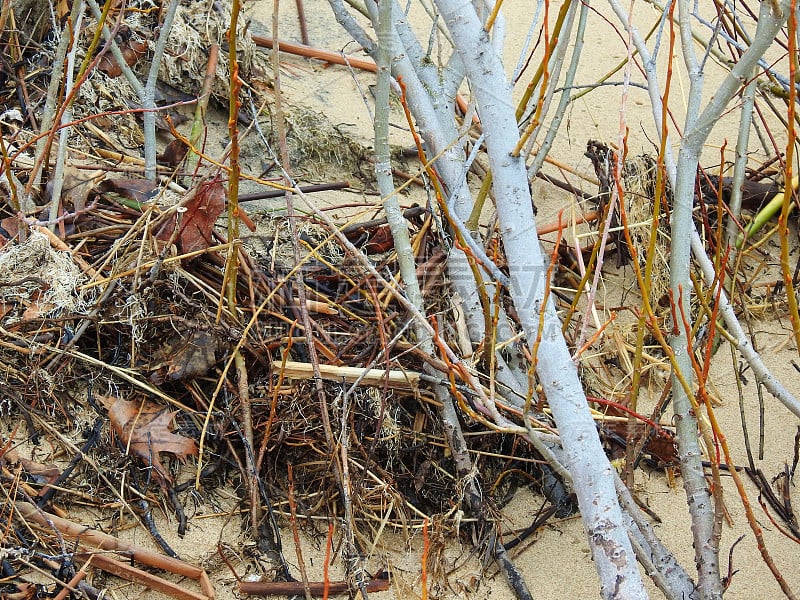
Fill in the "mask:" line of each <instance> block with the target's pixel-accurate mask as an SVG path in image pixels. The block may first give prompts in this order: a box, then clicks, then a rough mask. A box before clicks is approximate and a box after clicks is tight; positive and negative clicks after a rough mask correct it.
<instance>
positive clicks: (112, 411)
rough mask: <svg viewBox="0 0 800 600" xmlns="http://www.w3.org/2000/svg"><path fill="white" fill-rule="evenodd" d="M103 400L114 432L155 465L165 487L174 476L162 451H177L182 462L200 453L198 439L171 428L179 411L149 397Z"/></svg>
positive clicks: (149, 462) (157, 474) (139, 454)
mask: <svg viewBox="0 0 800 600" xmlns="http://www.w3.org/2000/svg"><path fill="white" fill-rule="evenodd" d="M100 400H101V401H102V403H103V405H104V406H105V407H106V408H107V409H108V418H109V420H110V421H111V426H112V428H113V429H114V433H115V434H116V435H118V436H119V438H120V440H122V443H123V444H124V445H125V447H126V448H128V451H129V452H130V453H131V454H134V455H136V456H138V457H139V458H140V459H142V461H143V462H144V463H145V464H148V465H150V466H152V467H153V471H154V472H155V474H156V478H157V480H158V482H159V484H160V485H161V486H162V487H165V486H166V485H167V484H171V483H172V478H171V477H170V476H169V473H168V472H167V470H166V468H164V465H162V464H161V453H162V452H169V453H171V454H174V455H175V457H176V458H177V459H178V460H180V461H181V462H183V461H185V460H186V458H187V457H189V456H197V445H196V444H195V443H194V440H192V439H189V438H187V437H183V436H182V435H176V434H174V433H172V431H171V424H172V418H173V417H174V416H175V413H176V412H177V411H173V410H168V409H167V408H165V407H164V406H162V405H160V404H156V403H155V402H150V401H149V400H143V401H141V402H139V401H128V400H123V399H122V398H109V397H107V396H106V397H101V398H100Z"/></svg>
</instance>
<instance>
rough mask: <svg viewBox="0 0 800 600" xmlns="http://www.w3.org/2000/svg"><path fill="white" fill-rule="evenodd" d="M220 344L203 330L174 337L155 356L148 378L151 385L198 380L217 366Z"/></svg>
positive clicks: (210, 333) (210, 332)
mask: <svg viewBox="0 0 800 600" xmlns="http://www.w3.org/2000/svg"><path fill="white" fill-rule="evenodd" d="M221 349H222V343H221V341H220V339H219V337H218V336H216V335H215V334H214V332H212V331H209V330H204V329H198V330H195V331H192V332H191V333H190V334H189V335H188V336H184V335H181V334H176V335H175V336H173V338H172V339H170V340H168V341H167V342H166V343H165V344H164V346H163V347H162V348H160V349H159V350H158V351H157V352H156V359H157V363H158V364H157V368H156V369H155V370H154V372H153V374H152V375H150V381H152V382H153V383H155V384H161V383H164V381H181V380H188V379H194V378H195V377H202V376H203V375H205V374H206V373H207V372H208V370H209V369H210V368H211V367H213V366H214V365H215V364H217V352H218V351H220V350H221Z"/></svg>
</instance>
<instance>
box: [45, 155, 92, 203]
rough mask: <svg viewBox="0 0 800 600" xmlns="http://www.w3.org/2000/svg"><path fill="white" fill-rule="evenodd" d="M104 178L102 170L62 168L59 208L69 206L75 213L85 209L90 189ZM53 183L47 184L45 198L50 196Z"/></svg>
mask: <svg viewBox="0 0 800 600" xmlns="http://www.w3.org/2000/svg"><path fill="white" fill-rule="evenodd" d="M105 176H106V172H105V171H103V170H95V171H85V170H82V169H77V168H75V167H69V166H67V167H65V168H64V183H63V184H62V185H63V187H62V188H61V206H71V207H72V210H74V211H75V212H78V211H81V210H83V209H84V208H86V199H87V198H88V197H89V193H90V192H91V191H92V189H93V188H94V187H95V186H96V185H97V184H98V183H100V182H101V181H102V180H103V179H104V178H105ZM52 188H53V182H52V181H50V182H49V183H48V184H47V198H48V199H50V196H51V194H52Z"/></svg>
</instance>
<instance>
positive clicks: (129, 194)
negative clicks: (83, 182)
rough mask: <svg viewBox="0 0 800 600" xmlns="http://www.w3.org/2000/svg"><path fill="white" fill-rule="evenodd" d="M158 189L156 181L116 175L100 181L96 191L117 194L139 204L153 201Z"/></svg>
mask: <svg viewBox="0 0 800 600" xmlns="http://www.w3.org/2000/svg"><path fill="white" fill-rule="evenodd" d="M157 189H158V186H157V184H156V182H155V181H149V180H147V179H133V178H131V177H116V178H113V179H106V180H105V181H103V182H102V183H100V185H98V186H97V187H96V188H95V189H94V191H95V192H97V193H98V194H107V193H113V194H117V195H118V196H121V197H122V198H124V199H126V200H130V201H131V202H134V203H135V204H137V205H139V204H144V203H145V202H151V201H152V200H153V197H154V196H155V195H156V191H157ZM126 206H127V204H126Z"/></svg>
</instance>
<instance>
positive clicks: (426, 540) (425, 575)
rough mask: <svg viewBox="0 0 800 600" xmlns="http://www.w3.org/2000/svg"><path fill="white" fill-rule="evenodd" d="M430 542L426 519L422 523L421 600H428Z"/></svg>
mask: <svg viewBox="0 0 800 600" xmlns="http://www.w3.org/2000/svg"><path fill="white" fill-rule="evenodd" d="M430 549H431V541H430V539H429V538H428V518H427V517H425V520H424V521H423V522H422V600H428V552H429V551H430Z"/></svg>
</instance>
